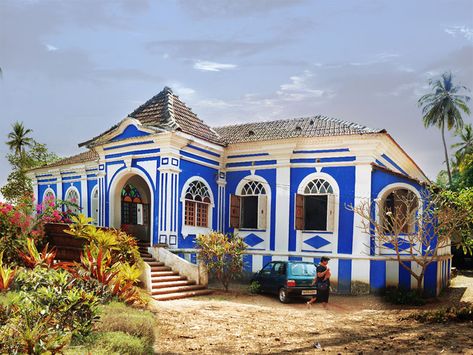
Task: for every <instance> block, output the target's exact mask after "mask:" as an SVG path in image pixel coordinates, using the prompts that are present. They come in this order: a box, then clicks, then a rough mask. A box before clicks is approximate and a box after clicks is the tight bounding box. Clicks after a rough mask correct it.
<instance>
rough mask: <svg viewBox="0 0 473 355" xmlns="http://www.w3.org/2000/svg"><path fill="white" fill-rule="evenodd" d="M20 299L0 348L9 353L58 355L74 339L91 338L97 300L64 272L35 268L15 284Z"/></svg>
mask: <svg viewBox="0 0 473 355" xmlns="http://www.w3.org/2000/svg"><path fill="white" fill-rule="evenodd" d="M15 288H16V289H17V290H18V291H19V293H18V297H16V298H15V299H14V301H13V302H12V304H10V305H9V306H8V307H7V311H8V320H7V322H5V323H4V324H3V325H2V326H1V327H0V348H1V349H2V351H7V352H9V353H28V354H43V353H45V352H49V353H57V352H59V351H60V350H61V349H63V348H64V347H65V346H66V345H67V344H69V342H70V340H71V338H72V337H82V336H86V335H88V334H89V333H90V332H91V330H92V326H93V323H94V322H95V321H97V319H98V299H97V297H96V296H95V295H94V294H93V293H90V292H87V291H86V290H85V289H84V288H83V285H82V283H81V282H80V280H78V279H76V278H74V277H73V276H72V275H71V274H70V273H68V272H67V271H65V270H54V269H48V268H44V267H36V268H34V269H31V270H26V271H25V272H22V273H21V274H19V275H18V276H17V278H16V280H15Z"/></svg>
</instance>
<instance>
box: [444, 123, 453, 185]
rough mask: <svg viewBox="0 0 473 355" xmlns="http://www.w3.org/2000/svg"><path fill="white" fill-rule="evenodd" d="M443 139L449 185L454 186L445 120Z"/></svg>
mask: <svg viewBox="0 0 473 355" xmlns="http://www.w3.org/2000/svg"><path fill="white" fill-rule="evenodd" d="M442 141H443V149H444V152H445V163H447V173H448V186H449V187H451V186H452V172H451V171H450V161H449V159H448V151H447V143H446V142H445V122H444V121H442Z"/></svg>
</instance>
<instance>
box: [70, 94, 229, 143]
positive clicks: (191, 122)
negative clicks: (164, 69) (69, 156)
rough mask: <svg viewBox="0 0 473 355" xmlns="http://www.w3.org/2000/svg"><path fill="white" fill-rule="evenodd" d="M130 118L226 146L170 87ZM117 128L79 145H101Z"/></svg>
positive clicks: (133, 113) (142, 106) (153, 126)
mask: <svg viewBox="0 0 473 355" xmlns="http://www.w3.org/2000/svg"><path fill="white" fill-rule="evenodd" d="M128 116H129V117H132V118H135V119H137V120H138V121H140V122H141V124H142V125H143V126H145V127H148V128H158V129H165V130H168V131H181V132H184V133H187V134H190V135H193V136H194V137H197V138H201V139H204V140H206V141H208V142H211V143H216V144H220V145H224V142H223V141H222V140H221V139H220V137H219V136H218V134H217V133H215V131H214V130H213V129H212V128H211V127H209V126H208V125H207V124H206V123H204V121H202V120H201V119H200V118H198V117H197V115H196V114H195V113H194V112H192V110H191V109H190V108H189V107H187V106H186V104H185V103H183V102H182V101H181V100H180V99H179V97H178V96H176V95H174V93H173V92H172V90H171V89H170V88H168V87H165V88H164V89H163V90H162V91H161V92H160V93H159V94H157V95H156V96H154V97H152V98H151V99H149V100H148V101H147V102H145V103H144V104H143V105H141V106H140V107H138V108H137V109H136V110H135V111H133V112H132V113H130V114H129V115H128ZM117 127H118V125H115V126H113V127H112V128H110V129H109V130H108V131H106V132H104V133H102V134H101V135H99V136H97V137H95V138H93V139H91V140H89V141H87V142H84V143H81V144H79V146H83V145H86V146H90V145H94V144H97V143H98V144H100V143H101V141H100V137H102V136H103V135H104V134H106V133H109V132H111V131H113V130H114V129H115V128H117Z"/></svg>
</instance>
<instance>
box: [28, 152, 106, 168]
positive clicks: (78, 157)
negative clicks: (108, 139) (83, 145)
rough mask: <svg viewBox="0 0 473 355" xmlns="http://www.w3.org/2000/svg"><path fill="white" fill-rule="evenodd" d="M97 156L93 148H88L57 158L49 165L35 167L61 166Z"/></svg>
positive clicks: (94, 158)
mask: <svg viewBox="0 0 473 355" xmlns="http://www.w3.org/2000/svg"><path fill="white" fill-rule="evenodd" d="M98 158H99V155H98V154H97V153H96V152H95V151H94V150H88V151H86V152H82V153H79V154H76V155H73V156H70V157H67V158H64V159H61V160H58V161H57V162H55V163H52V164H49V165H43V166H41V167H39V168H36V169H43V168H53V167H56V166H62V165H71V164H79V163H86V162H88V161H94V160H97V159H98ZM36 169H32V170H36Z"/></svg>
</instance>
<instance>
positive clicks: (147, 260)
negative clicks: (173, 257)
mask: <svg viewBox="0 0 473 355" xmlns="http://www.w3.org/2000/svg"><path fill="white" fill-rule="evenodd" d="M141 259H143V261H144V262H150V261H151V262H152V261H156V259H155V258H153V257H152V256H151V257H144V258H143V257H141Z"/></svg>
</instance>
